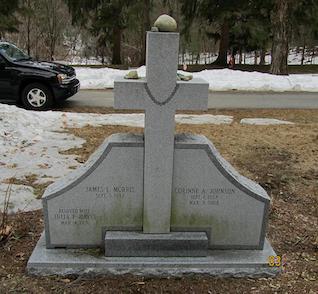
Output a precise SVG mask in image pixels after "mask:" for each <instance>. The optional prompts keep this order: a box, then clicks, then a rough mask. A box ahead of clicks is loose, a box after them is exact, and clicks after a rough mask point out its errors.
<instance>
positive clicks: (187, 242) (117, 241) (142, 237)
mask: <svg viewBox="0 0 318 294" xmlns="http://www.w3.org/2000/svg"><path fill="white" fill-rule="evenodd" d="M208 246H209V239H208V237H207V235H206V232H171V233H169V234H144V233H142V232H129V231H108V232H106V235H105V256H107V257H137V256H138V257H181V256H182V257H187V256H189V257H190V256H191V257H192V256H196V257H198V256H207V255H208Z"/></svg>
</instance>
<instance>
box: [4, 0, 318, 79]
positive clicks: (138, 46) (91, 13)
mask: <svg viewBox="0 0 318 294" xmlns="http://www.w3.org/2000/svg"><path fill="white" fill-rule="evenodd" d="M0 8H1V9H0V37H2V38H4V39H7V40H9V41H11V42H13V43H16V44H17V45H18V46H20V47H23V48H25V50H26V51H27V52H28V53H29V54H31V55H33V56H35V57H36V58H46V59H57V60H65V59H67V60H68V61H70V62H75V63H77V62H83V60H88V62H93V61H94V60H95V62H101V63H103V64H117V65H118V64H126V65H129V66H137V65H142V64H144V62H145V31H146V30H149V29H150V27H151V24H152V23H153V22H154V20H155V19H156V18H157V17H158V15H160V14H162V13H168V14H170V15H172V16H173V17H174V18H176V20H177V22H178V24H179V31H180V32H181V40H180V52H181V53H182V54H181V55H180V63H194V64H195V63H202V62H203V63H212V65H213V66H218V67H225V66H227V63H228V59H229V56H230V55H232V56H233V57H235V58H236V63H245V62H246V61H247V60H246V59H247V57H251V56H253V61H254V63H255V64H256V63H258V64H261V65H263V64H265V63H267V64H268V63H270V64H271V66H270V72H271V73H273V74H287V69H288V67H287V63H288V57H289V58H291V56H290V53H291V51H290V49H291V48H292V50H293V51H292V53H293V54H296V53H297V52H298V54H300V55H298V56H301V58H300V60H299V63H301V64H306V62H308V60H309V61H310V60H313V57H315V56H316V55H317V53H318V52H317V48H318V47H317V44H318V2H317V0H235V1H234V0H191V1H188V0H136V1H129V0H10V1H6V0H0ZM250 62H251V58H250Z"/></svg>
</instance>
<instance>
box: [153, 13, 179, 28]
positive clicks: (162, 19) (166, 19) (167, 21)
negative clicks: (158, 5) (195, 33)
mask: <svg viewBox="0 0 318 294" xmlns="http://www.w3.org/2000/svg"><path fill="white" fill-rule="evenodd" d="M154 27H155V28H158V31H159V32H175V31H176V30H177V22H176V21H175V19H174V18H173V17H171V16H169V15H167V14H162V15H160V16H159V17H158V18H157V20H156V21H155V23H154Z"/></svg>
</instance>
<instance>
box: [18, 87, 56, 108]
mask: <svg viewBox="0 0 318 294" xmlns="http://www.w3.org/2000/svg"><path fill="white" fill-rule="evenodd" d="M21 101H22V104H23V106H24V107H25V108H26V109H30V110H47V109H50V108H51V107H52V105H53V102H54V99H53V94H52V92H51V90H50V89H49V88H48V87H47V86H45V85H43V84H41V83H32V84H29V85H27V86H26V87H25V88H24V89H23V91H22V93H21Z"/></svg>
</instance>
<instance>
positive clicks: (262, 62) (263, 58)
mask: <svg viewBox="0 0 318 294" xmlns="http://www.w3.org/2000/svg"><path fill="white" fill-rule="evenodd" d="M265 56H266V50H265V49H264V48H263V49H261V54H260V61H259V65H264V64H265Z"/></svg>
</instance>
